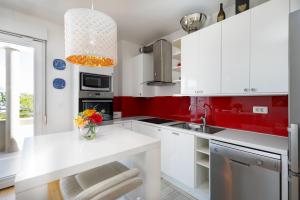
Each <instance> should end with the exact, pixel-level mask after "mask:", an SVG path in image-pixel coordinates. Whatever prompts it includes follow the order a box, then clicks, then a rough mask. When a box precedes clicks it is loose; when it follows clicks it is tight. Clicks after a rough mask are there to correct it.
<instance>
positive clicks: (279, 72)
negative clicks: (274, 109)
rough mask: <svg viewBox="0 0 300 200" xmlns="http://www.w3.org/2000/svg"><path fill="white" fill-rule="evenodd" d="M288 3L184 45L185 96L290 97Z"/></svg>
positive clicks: (279, 0) (276, 1) (260, 9)
mask: <svg viewBox="0 0 300 200" xmlns="http://www.w3.org/2000/svg"><path fill="white" fill-rule="evenodd" d="M288 24H289V1H288V0H270V1H268V2H266V3H264V4H261V5H259V6H257V7H255V8H253V9H250V10H248V11H246V12H243V13H241V14H238V15H235V16H233V17H230V18H228V19H226V20H224V21H222V22H220V23H216V24H214V25H211V26H208V27H206V28H203V29H201V30H199V31H197V32H194V33H192V34H189V35H187V36H185V37H183V38H182V40H181V48H182V50H181V58H182V70H181V71H182V74H181V75H182V85H181V94H183V95H202V96H208V95H212V96H214V95H216V96H217V95H229V94H230V95H268V94H287V93H288Z"/></svg>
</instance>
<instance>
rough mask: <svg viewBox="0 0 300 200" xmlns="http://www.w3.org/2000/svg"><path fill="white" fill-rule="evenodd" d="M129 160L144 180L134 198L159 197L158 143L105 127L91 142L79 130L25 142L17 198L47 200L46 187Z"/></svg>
mask: <svg viewBox="0 0 300 200" xmlns="http://www.w3.org/2000/svg"><path fill="white" fill-rule="evenodd" d="M126 159H128V160H130V161H131V164H132V166H135V167H138V168H139V169H140V171H141V177H142V178H143V180H144V183H143V185H142V188H140V190H139V191H140V192H137V194H136V196H134V198H136V197H141V198H142V199H151V200H158V199H159V198H160V140H159V139H155V138H152V137H148V136H145V135H141V134H138V133H135V132H134V131H131V130H128V129H124V128H121V127H117V126H116V125H107V126H102V127H100V130H99V132H98V135H97V138H96V139H95V140H92V141H88V140H84V139H82V138H80V137H79V135H78V131H72V132H62V133H57V134H51V135H42V136H36V137H32V138H27V139H25V142H24V147H23V151H22V156H21V168H20V170H19V172H18V173H17V176H16V181H15V182H16V183H15V187H16V198H17V199H22V200H27V199H28V200H29V199H30V200H35V199H36V200H43V199H47V184H48V183H49V182H52V181H55V180H58V179H60V178H62V177H67V176H70V175H73V174H77V173H80V172H83V171H86V170H89V169H93V168H95V167H98V166H101V165H103V164H106V163H109V162H112V161H121V160H126Z"/></svg>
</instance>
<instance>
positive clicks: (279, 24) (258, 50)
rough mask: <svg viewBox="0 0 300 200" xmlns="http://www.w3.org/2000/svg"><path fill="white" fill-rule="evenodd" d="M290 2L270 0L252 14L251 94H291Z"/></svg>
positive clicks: (254, 9) (252, 11) (256, 8)
mask: <svg viewBox="0 0 300 200" xmlns="http://www.w3.org/2000/svg"><path fill="white" fill-rule="evenodd" d="M288 14H289V1H287V0H271V1H268V2H267V3H264V4H262V5H260V6H257V7H255V8H253V9H252V10H251V53H250V55H251V61H250V62H251V70H250V90H251V92H253V93H287V92H288V25H289V15H288Z"/></svg>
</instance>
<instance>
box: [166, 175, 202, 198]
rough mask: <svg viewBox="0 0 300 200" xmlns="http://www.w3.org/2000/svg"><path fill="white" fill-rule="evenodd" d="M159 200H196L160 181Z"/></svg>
mask: <svg viewBox="0 0 300 200" xmlns="http://www.w3.org/2000/svg"><path fill="white" fill-rule="evenodd" d="M160 199H161V200H196V199H195V198H193V197H191V196H190V195H188V194H186V193H185V192H183V191H181V190H179V189H178V188H177V187H175V186H174V185H172V184H171V183H169V182H167V181H165V180H164V179H162V181H161V198H160Z"/></svg>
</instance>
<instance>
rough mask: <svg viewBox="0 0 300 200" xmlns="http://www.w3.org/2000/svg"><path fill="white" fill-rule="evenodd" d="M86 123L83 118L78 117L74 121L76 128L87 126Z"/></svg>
mask: <svg viewBox="0 0 300 200" xmlns="http://www.w3.org/2000/svg"><path fill="white" fill-rule="evenodd" d="M87 123H88V121H86V120H85V119H84V118H83V117H81V116H78V117H76V119H75V124H76V125H77V127H78V128H82V127H84V126H85V125H87Z"/></svg>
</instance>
